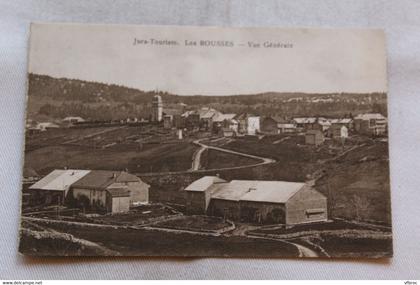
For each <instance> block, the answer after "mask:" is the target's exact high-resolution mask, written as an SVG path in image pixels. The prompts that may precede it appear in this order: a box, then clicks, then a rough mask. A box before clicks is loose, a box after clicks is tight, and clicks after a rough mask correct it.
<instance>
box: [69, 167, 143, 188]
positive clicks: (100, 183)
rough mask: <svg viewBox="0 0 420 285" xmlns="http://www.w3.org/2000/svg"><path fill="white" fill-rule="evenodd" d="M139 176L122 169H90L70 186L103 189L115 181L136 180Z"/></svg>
mask: <svg viewBox="0 0 420 285" xmlns="http://www.w3.org/2000/svg"><path fill="white" fill-rule="evenodd" d="M137 181H140V178H138V177H137V176H135V175H133V174H129V173H127V172H124V171H108V170H92V171H90V172H89V174H87V175H85V176H84V177H83V178H81V179H80V180H78V181H77V182H75V183H74V184H73V185H72V186H73V187H78V188H85V189H86V188H87V189H105V188H106V187H108V186H109V185H111V184H112V183H115V182H117V183H118V182H137Z"/></svg>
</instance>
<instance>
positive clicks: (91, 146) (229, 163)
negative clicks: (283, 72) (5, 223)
mask: <svg viewBox="0 0 420 285" xmlns="http://www.w3.org/2000/svg"><path fill="white" fill-rule="evenodd" d="M151 108H152V110H151V114H150V116H149V117H148V118H144V117H143V118H127V119H124V120H115V121H92V120H89V119H86V118H82V117H80V116H76V115H75V116H68V117H65V118H63V119H62V120H61V121H53V122H36V121H34V120H28V121H27V125H26V132H27V133H26V135H27V141H26V158H27V159H28V160H27V162H26V163H25V168H24V175H23V176H24V177H23V181H24V184H23V194H22V204H23V212H22V214H23V218H22V223H23V227H24V228H28V229H37V230H40V229H41V232H45V235H46V238H51V237H52V236H54V237H55V236H57V238H60V239H63V237H62V236H60V235H59V234H57V232H64V233H66V234H70V235H71V236H73V238H75V237H77V238H80V239H82V240H89V241H91V242H94V243H95V244H96V243H99V244H100V245H99V246H98V245H95V246H96V248H94V249H89V250H101V251H102V252H101V253H100V254H105V255H109V254H115V252H118V253H119V254H122V255H124V250H123V249H121V247H122V246H123V245H122V244H121V243H123V244H124V246H125V247H130V243H129V240H126V241H120V242H117V241H116V239H118V238H117V237H118V236H123V237H125V236H127V235H128V236H131V235H135V234H134V233H133V231H135V232H136V233H138V235H139V236H141V237H138V239H139V240H141V241H142V242H144V243H145V244H147V245H148V246H149V248H148V250H147V251H146V254H148V255H158V254H159V248H158V247H156V246H152V245H150V244H151V243H153V241H154V242H157V240H159V242H157V243H162V242H163V243H170V244H169V245H170V246H172V247H174V248H175V249H174V252H173V254H174V255H176V254H177V253H179V252H183V253H184V254H187V253H188V252H186V250H188V249H187V246H186V245H183V243H182V242H180V241H179V240H180V239H185V238H186V237H185V236H188V237H187V239H190V238H193V239H199V240H200V242H202V243H203V247H204V248H205V245H204V244H207V243H208V244H211V243H214V242H217V243H220V244H222V245H223V244H229V245H232V250H238V249H236V246H238V245H240V244H246V243H250V244H253V243H255V244H258V246H260V247H261V251H260V252H261V254H262V255H264V254H269V253H268V252H267V253H264V250H263V248H264V247H267V248H269V247H270V245H271V244H272V243H275V244H276V249H275V250H276V251H277V250H278V254H280V255H284V256H290V255H292V256H293V255H295V256H304V257H314V256H325V257H328V256H330V255H334V256H337V255H342V256H351V254H354V252H351V250H354V249H355V248H356V247H359V249H358V251H360V252H362V251H363V252H367V253H366V254H372V251H373V252H375V251H377V254H378V255H379V254H381V253H383V252H386V251H387V250H388V248H389V246H390V241H389V238H390V228H389V227H388V224H389V221H387V220H382V221H378V219H377V217H379V216H381V217H382V216H383V213H384V212H387V207H386V205H385V206H383V205H376V206H373V203H374V201H375V199H376V197H378V195H382V194H383V193H382V192H381V191H379V192H381V193H377V192H378V191H373V192H372V193H365V192H363V191H365V190H369V187H368V189H363V186H358V188H354V186H351V187H350V186H349V185H350V184H351V183H350V182H349V185H338V184H337V185H334V183H338V182H337V181H335V180H334V179H335V178H334V175H333V173H337V172H338V171H343V172H346V171H348V170H349V169H350V168H351V169H353V168H355V167H356V168H357V167H359V166H360V167H363V165H368V164H373V163H377V164H381V165H384V161H385V163H386V165H384V167H385V169H387V163H388V162H387V151H388V150H387V146H386V145H387V144H386V142H387V118H386V117H385V116H384V115H382V114H380V113H361V114H356V115H354V116H353V115H352V116H348V115H346V116H342V117H330V116H316V117H315V116H312V117H304V116H294V117H288V116H280V115H279V114H275V115H265V114H257V113H255V114H251V113H240V114H234V113H222V112H220V111H217V110H216V109H214V108H211V107H205V106H203V107H201V108H198V109H191V108H189V106H188V105H187V104H182V103H181V104H178V105H177V107H176V108H174V107H173V106H171V107H166V106H165V103H164V102H163V100H162V97H161V96H159V95H155V96H154V97H153V101H152V102H151ZM46 154H47V156H46ZM48 154H49V155H48ZM41 156H42V157H43V158H42V159H37V158H40V157H41ZM343 159H344V160H346V161H347V160H348V161H351V162H350V163H348V164H346V163H347V162H345V163H343V162H342V160H343ZM32 162H33V163H32ZM369 167H370V166H369ZM356 172H357V170H356V171H355V172H354V175H357V173H356ZM337 175H342V174H337ZM363 175H365V174H363ZM371 175H372V176H371V177H368V178H367V179H368V181H367V182H366V185H367V184H369V183H370V182H372V183H375V184H377V183H386V181H385V182H384V181H379V182H378V181H376V180H377V179H378V177H375V176H374V175H375V174H374V173H372V174H371ZM386 175H387V174H386V173H385V176H386ZM380 177H381V179H382V176H380ZM363 178H364V179H365V178H366V177H363ZM384 179H387V178H384ZM371 180H372V181H371ZM340 181H341V180H340ZM353 182H354V181H353ZM340 183H341V182H340ZM388 184H389V182H388ZM381 187H384V188H385V189H387V188H386V187H389V185H388V186H386V185H385V186H384V185H382V186H381ZM332 188H333V189H332ZM349 189H350V190H349ZM347 190H349V191H348V192H346V191H347ZM358 191H359V192H358ZM360 191H362V192H360ZM359 193H361V196H358V195H359ZM375 195H376V196H375ZM367 207H371V208H372V209H371V211H366V208H367ZM366 213H368V214H366ZM365 214H366V216H363V215H365ZM385 216H386V215H385ZM64 226H66V230H65V231H63V229H64ZM98 229H100V230H98ZM111 229H112V230H111ZM108 230H109V232H110V234H111V232H112V234H111V236H112V237H109V240H107V238H104V237H103V235H107V234H105V232H107V231H108ZM93 231H99V232H103V234H102V237H100V236H98V235H96V234H94V233H93ZM127 231H128V232H127ZM308 231H311V235H308V234H307V232H308ZM357 231H359V232H360V237H357V234H356V237H355V232H357ZM25 233H26V234H27V235H28V236H27V238H28V242H27V243H26V244H25V243H23V245H21V246H27V247H28V249H30V248H31V240H33V239H34V238H39V235H38V236H37V237H35V236H34V234H33V233H31V232H30V230H28V231H26V232H25ZM349 233H351V234H349ZM168 235H169V236H170V239H171V241H168V240H167V239H168V237H167V236H168ZM174 237H175V238H174ZM362 237H363V238H362ZM102 239H105V240H107V241H104V240H102ZM120 239H121V240H124V238H121V237H120ZM355 240H358V241H359V243H357V242H355ZM331 241H334V242H331ZM378 241H379V242H378ZM62 242H63V241H62ZM66 242H67V243H74V241H72V242H70V241H66ZM276 242H277V243H276ZM76 243H77V242H76ZM136 243H137V241H136ZM343 243H349V244H350V243H351V244H355V245H354V246H353V247H352V248H351V249H349V252H340V249H339V247H340V245H341V244H343ZM82 244H83V243H82ZM173 244H176V246H173ZM235 244H236V245H235ZM373 244H375V246H373V247H372V245H373ZM222 245H221V247H222V248H224V246H222ZM72 246H74V247H77V251H76V252H77V253H80V254H84V253H86V250H88V249H86V247H87V246H86V245H83V246H79V247H78V246H76V245H74V244H73V245H72ZM132 246H133V247H136V246H138V245H132ZM254 246H256V245H254ZM375 247H376V248H375ZM165 248H166V250H167V247H165ZM28 249H26V250H28ZM45 250H46V249H45ZM50 250H51V248H48V250H46V251H50ZM60 250H61V249H60ZM139 251H141V252H142V253H143V252H144V251H145V245H142V246H141V248H139ZM203 252H205V250H203ZM291 252H293V253H291ZM360 252H358V253H359V254H360ZM38 253H39V252H38ZM96 253H97V252H96ZM166 253H167V251H166ZM64 254H75V252H74V251H69V252H68V253H64ZM130 254H133V253H132V252H131V251H130ZM190 254H191V252H190ZM192 254H197V255H200V252H194V253H192ZM221 254H223V253H222V252H221ZM243 254H244V255H247V253H246V250H245V251H244V252H243Z"/></svg>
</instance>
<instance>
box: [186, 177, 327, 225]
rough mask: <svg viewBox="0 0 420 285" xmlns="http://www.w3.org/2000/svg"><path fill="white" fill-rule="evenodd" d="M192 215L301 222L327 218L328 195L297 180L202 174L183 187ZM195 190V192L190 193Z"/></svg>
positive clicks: (290, 222) (266, 222)
mask: <svg viewBox="0 0 420 285" xmlns="http://www.w3.org/2000/svg"><path fill="white" fill-rule="evenodd" d="M185 190H186V192H187V195H186V200H187V205H186V208H187V210H190V211H191V210H194V211H191V212H193V213H195V214H207V215H212V216H221V217H224V218H227V219H231V220H235V221H241V222H252V223H260V224H286V225H293V224H302V223H311V222H320V221H326V220H327V218H328V217H327V198H326V197H325V196H324V195H322V194H321V193H319V192H318V191H316V190H315V189H314V188H313V187H312V186H310V185H308V184H306V183H300V182H286V181H260V180H232V181H230V182H227V181H225V180H223V179H220V178H218V177H213V176H205V177H203V178H201V179H199V180H197V181H195V182H193V183H192V184H191V185H190V186H188V187H187V188H186V189H185ZM191 192H194V193H191Z"/></svg>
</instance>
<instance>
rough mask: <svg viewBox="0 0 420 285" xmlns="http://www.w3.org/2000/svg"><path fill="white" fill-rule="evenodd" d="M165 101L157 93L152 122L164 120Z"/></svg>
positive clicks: (154, 99)
mask: <svg viewBox="0 0 420 285" xmlns="http://www.w3.org/2000/svg"><path fill="white" fill-rule="evenodd" d="M162 113H163V103H162V97H160V96H159V95H155V96H154V97H153V101H152V122H160V121H162Z"/></svg>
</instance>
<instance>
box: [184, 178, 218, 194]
mask: <svg viewBox="0 0 420 285" xmlns="http://www.w3.org/2000/svg"><path fill="white" fill-rule="evenodd" d="M223 182H226V180H223V179H221V178H219V177H217V176H204V177H201V178H200V179H198V180H196V181H194V182H193V183H191V184H190V185H188V187H187V188H185V191H205V190H207V189H208V188H209V187H210V186H212V185H213V184H217V183H223Z"/></svg>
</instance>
